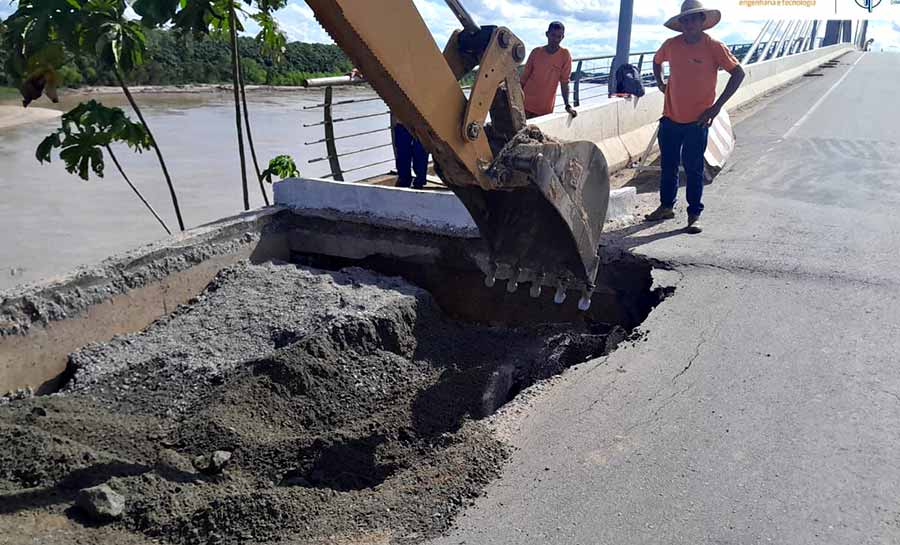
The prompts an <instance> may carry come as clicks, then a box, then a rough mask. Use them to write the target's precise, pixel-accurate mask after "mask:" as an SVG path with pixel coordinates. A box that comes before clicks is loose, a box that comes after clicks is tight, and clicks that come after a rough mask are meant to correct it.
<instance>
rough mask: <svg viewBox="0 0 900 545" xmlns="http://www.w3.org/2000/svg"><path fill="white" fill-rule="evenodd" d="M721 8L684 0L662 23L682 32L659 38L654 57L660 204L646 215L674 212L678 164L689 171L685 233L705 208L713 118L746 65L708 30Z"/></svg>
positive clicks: (653, 216)
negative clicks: (660, 99) (721, 76)
mask: <svg viewBox="0 0 900 545" xmlns="http://www.w3.org/2000/svg"><path fill="white" fill-rule="evenodd" d="M721 19H722V13H721V12H720V11H719V10H715V9H706V8H704V7H703V4H701V3H700V2H699V1H698V0H686V1H685V2H684V3H683V4H682V5H681V13H679V14H678V15H676V16H675V17H672V18H671V19H669V20H668V21H667V22H666V25H665V26H666V27H668V28H670V29H672V30H674V31H677V32H680V33H681V34H679V35H678V36H675V37H674V38H669V39H668V40H666V41H665V43H663V45H662V47H660V48H659V51H657V52H656V56H655V57H654V58H653V74H654V75H655V76H656V84H657V86H658V87H659V90H660V91H662V92H663V93H665V106H664V108H663V117H662V119H660V121H659V136H658V139H659V150H660V163H661V164H660V166H661V170H662V173H661V175H660V180H659V197H660V206H659V208H657V209H656V210H654V211H653V212H652V213H650V214H649V215H648V216H647V219H648V220H649V221H659V220H665V219H672V218H674V217H675V212H674V210H673V209H674V207H675V200H676V198H677V196H678V166H679V163H683V164H684V170H685V173H686V174H687V202H688V209H687V213H688V227H687V230H688V232H689V233H699V232H701V231H702V228H701V226H700V214H701V213H702V212H703V203H702V198H703V154H704V153H705V152H706V140H707V137H708V135H709V126H710V125H712V122H713V119H715V117H716V116H717V115H719V112H720V111H721V109H722V106H724V105H725V103H726V102H728V99H730V98H731V97H732V95H734V93H735V91H737V89H738V87H740V85H741V82H742V81H743V80H744V69H743V68H741V65H740V64H739V63H738V60H737V59H736V58H734V55H732V54H731V51H730V50H729V49H728V46H726V45H725V44H723V43H722V42H720V41H718V40H714V39H713V38H711V37H710V36H709V35H707V34H706V33H705V32H704V30H707V29H710V28H712V27H714V26H715V25H716V24H718V22H719V21H720V20H721ZM663 62H668V63H669V80H668V82H664V81H663V70H662V63H663ZM719 69H723V70H725V71H727V72H728V73H730V74H731V78H730V79H729V80H728V85H727V86H726V87H725V90H724V91H722V94H721V96H719V98H718V100H716V82H717V80H718V71H719Z"/></svg>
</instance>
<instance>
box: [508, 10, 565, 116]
mask: <svg viewBox="0 0 900 545" xmlns="http://www.w3.org/2000/svg"><path fill="white" fill-rule="evenodd" d="M565 35H566V27H564V26H563V24H562V23H560V22H559V21H553V22H552V23H550V27H549V28H548V29H547V34H546V36H547V45H545V46H543V47H538V48H535V49H534V50H532V51H531V54H530V55H528V61H526V62H525V70H523V71H522V77H521V79H520V81H521V82H522V90H523V91H524V92H525V117H526V118H529V119H530V118H532V117H537V116H539V115H546V114H549V113H553V107H554V105H555V104H556V86H557V85H559V87H560V90H561V91H562V97H563V103H564V104H565V105H566V111H567V112H569V115H571V116H572V117H575V116H576V115H578V113H577V112H576V111H575V109H574V108H572V107H571V106H570V105H569V77H571V75H572V55H570V54H569V50H568V49H566V48H564V47H560V46H559V44H560V42H562V40H563V38H564V37H565Z"/></svg>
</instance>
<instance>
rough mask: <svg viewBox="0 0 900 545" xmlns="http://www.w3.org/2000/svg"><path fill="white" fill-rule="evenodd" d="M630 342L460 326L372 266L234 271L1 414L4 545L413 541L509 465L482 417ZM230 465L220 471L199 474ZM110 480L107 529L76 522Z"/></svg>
mask: <svg viewBox="0 0 900 545" xmlns="http://www.w3.org/2000/svg"><path fill="white" fill-rule="evenodd" d="M624 337H625V332H624V331H623V330H622V329H621V328H619V327H616V326H612V325H608V324H599V323H594V324H590V323H579V324H575V325H573V324H567V325H536V326H529V327H520V328H516V329H503V328H491V327H483V326H473V325H469V324H465V323H459V322H454V321H452V320H449V319H447V318H446V317H445V316H444V315H443V314H442V313H441V312H440V310H439V309H438V308H437V306H436V305H435V303H434V301H433V300H432V298H431V296H430V295H429V294H428V293H427V292H425V291H423V290H421V289H419V288H417V287H415V286H413V285H411V284H409V283H407V282H406V281H404V280H402V279H399V278H390V277H385V276H382V275H378V274H375V273H372V272H369V271H366V270H363V269H344V270H340V271H332V272H328V271H323V270H317V269H313V268H308V267H300V266H296V265H290V264H265V265H250V264H246V263H245V264H240V265H237V266H234V267H231V268H228V269H225V270H223V271H222V272H221V273H220V274H219V275H218V277H217V278H216V279H215V280H214V281H213V282H212V283H211V284H210V285H209V287H208V288H207V290H206V291H205V292H204V293H203V294H202V295H200V296H198V297H197V298H196V299H195V300H193V301H192V302H191V303H190V304H189V305H185V306H183V307H181V308H178V309H177V310H176V311H175V312H173V313H172V314H170V315H169V316H166V317H165V318H163V319H161V320H159V321H157V322H156V323H154V324H152V325H151V326H150V327H148V328H147V329H146V330H145V331H143V332H139V333H135V334H131V335H127V336H122V337H117V338H115V339H113V340H112V341H110V342H109V343H105V344H99V345H92V346H88V347H85V348H84V349H82V350H80V351H78V352H76V353H74V354H72V355H71V357H70V367H71V377H70V379H69V381H68V383H67V385H66V386H65V388H64V389H63V391H61V392H59V393H57V394H53V395H50V396H44V397H37V398H31V399H24V400H14V401H6V403H5V404H4V405H3V406H0V444H2V445H4V448H3V449H0V531H2V534H3V537H2V538H0V543H33V542H41V543H50V544H55V543H60V544H61V543H86V544H94V543H96V544H99V543H108V542H116V543H122V544H142V543H149V542H164V543H175V544H201V543H202V544H206V543H210V544H213V543H222V544H231V543H263V542H274V543H401V544H402V543H419V542H422V541H424V540H425V539H427V538H429V537H432V536H435V535H437V534H439V533H441V532H442V531H443V530H445V529H446V528H447V527H448V526H449V524H450V522H451V521H452V519H453V517H454V515H455V514H456V513H457V512H458V511H459V510H460V509H461V508H462V507H464V506H465V505H466V504H468V503H469V502H471V501H472V500H473V499H474V498H475V497H477V496H478V495H479V494H481V492H482V490H483V488H484V486H485V485H486V484H487V483H488V482H489V481H490V480H492V479H493V478H494V477H496V476H497V475H498V473H499V471H500V469H501V466H502V464H503V462H504V460H505V458H506V456H507V447H506V446H505V445H504V444H503V443H501V442H500V441H499V440H497V439H496V438H495V436H494V435H493V434H492V433H491V431H490V430H489V429H488V427H487V425H486V424H485V422H484V421H483V420H480V419H481V418H482V417H484V416H486V415H489V414H491V413H492V412H493V411H494V410H496V409H497V408H498V407H499V406H500V405H502V404H503V403H505V402H506V401H507V400H508V399H510V398H511V396H513V395H515V393H516V392H518V391H519V390H521V389H522V388H524V387H526V386H528V385H530V384H532V383H534V382H535V381H538V380H541V379H543V378H546V377H549V376H551V375H554V374H556V373H558V372H560V371H561V370H562V369H564V368H565V367H568V366H570V365H572V364H575V363H579V362H581V361H585V360H586V359H589V358H592V357H596V356H599V355H602V354H604V353H606V352H608V351H609V350H611V349H612V348H614V347H615V345H616V344H617V343H618V342H619V341H620V340H621V339H623V338H624ZM217 450H224V451H228V452H230V453H232V454H233V456H232V458H231V461H230V465H228V466H227V467H226V468H225V470H224V472H222V473H219V474H209V472H204V471H199V470H197V469H196V467H200V464H197V463H195V459H196V457H198V456H210V455H212V453H213V452H214V451H217ZM100 483H107V484H109V485H110V487H112V488H113V489H114V490H115V491H117V492H118V493H120V494H122V495H124V496H125V498H126V513H125V515H124V517H123V518H122V519H121V520H119V521H116V522H113V523H109V524H106V525H103V526H97V525H96V524H94V523H93V522H91V521H88V520H86V519H85V518H84V515H83V514H82V513H80V512H79V511H78V510H77V508H75V507H73V502H74V497H75V495H76V494H77V491H78V490H79V489H81V488H85V487H89V486H94V485H97V484H100Z"/></svg>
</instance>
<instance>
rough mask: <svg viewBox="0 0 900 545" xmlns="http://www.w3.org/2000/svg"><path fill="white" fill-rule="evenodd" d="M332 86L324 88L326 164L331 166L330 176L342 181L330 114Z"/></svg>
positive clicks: (342, 174) (342, 176) (342, 175)
mask: <svg viewBox="0 0 900 545" xmlns="http://www.w3.org/2000/svg"><path fill="white" fill-rule="evenodd" d="M333 92H334V87H332V86H330V85H329V86H328V87H326V88H325V108H324V111H325V119H324V121H325V150H326V153H327V154H328V164H329V165H330V166H331V177H332V178H333V179H335V180H337V181H338V182H343V181H344V173H343V172H341V162H340V159H338V154H337V146H336V145H335V143H334V121H333V119H334V118H333V117H332V115H331V102H332V100H331V98H332V94H333Z"/></svg>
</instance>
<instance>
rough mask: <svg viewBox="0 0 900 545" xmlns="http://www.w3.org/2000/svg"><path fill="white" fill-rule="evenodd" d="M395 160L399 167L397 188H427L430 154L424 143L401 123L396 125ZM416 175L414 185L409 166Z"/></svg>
mask: <svg viewBox="0 0 900 545" xmlns="http://www.w3.org/2000/svg"><path fill="white" fill-rule="evenodd" d="M394 159H395V160H396V165H397V187H409V186H410V184H411V185H412V186H413V187H424V186H425V175H426V174H427V173H428V152H427V151H425V148H424V147H422V143H421V142H419V141H418V140H416V138H415V137H414V136H413V135H412V134H411V133H410V132H409V131H408V130H407V129H406V127H404V126H403V125H401V124H400V123H396V124H395V125H394ZM410 163H412V168H413V170H414V171H415V173H416V181H415V183H413V180H412V174H411V173H410V171H409V165H410Z"/></svg>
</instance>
